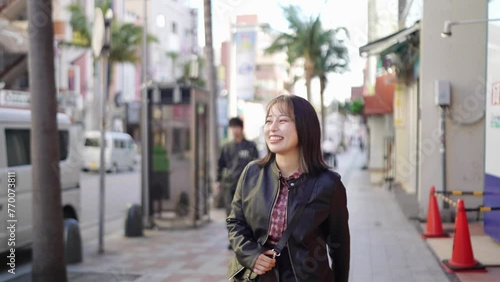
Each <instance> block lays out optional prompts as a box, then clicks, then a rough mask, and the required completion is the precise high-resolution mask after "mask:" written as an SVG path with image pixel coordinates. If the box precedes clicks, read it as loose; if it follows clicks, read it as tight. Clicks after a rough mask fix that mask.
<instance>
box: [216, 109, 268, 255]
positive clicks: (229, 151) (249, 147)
mask: <svg viewBox="0 0 500 282" xmlns="http://www.w3.org/2000/svg"><path fill="white" fill-rule="evenodd" d="M229 130H230V132H231V134H232V136H233V140H232V141H230V142H227V143H226V144H224V146H223V147H222V150H221V154H220V157H219V162H218V169H217V182H216V183H215V186H216V190H218V191H219V192H221V193H223V196H224V207H225V209H226V215H229V213H230V211H231V202H232V201H233V196H234V192H235V191H236V184H238V179H239V178H240V175H241V173H242V172H243V169H244V168H245V166H246V165H247V164H248V163H249V162H250V161H252V160H255V159H256V158H258V157H259V152H258V150H257V146H256V145H255V143H254V142H252V141H249V140H246V139H245V136H244V134H243V120H241V119H240V118H239V117H234V118H231V119H230V120H229ZM228 248H229V249H230V248H231V246H229V247H228Z"/></svg>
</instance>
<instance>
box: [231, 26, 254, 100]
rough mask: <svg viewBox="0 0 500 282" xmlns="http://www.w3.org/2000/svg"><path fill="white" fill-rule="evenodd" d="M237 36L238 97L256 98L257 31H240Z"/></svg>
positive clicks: (236, 70) (236, 69) (236, 71)
mask: <svg viewBox="0 0 500 282" xmlns="http://www.w3.org/2000/svg"><path fill="white" fill-rule="evenodd" d="M235 37H236V58H235V60H236V68H235V73H236V87H235V88H236V94H237V95H238V99H242V100H246V101H249V100H253V99H254V90H255V89H254V88H255V87H254V77H255V60H256V59H255V57H256V54H255V53H256V37H257V34H256V31H254V30H244V31H238V32H236V34H235Z"/></svg>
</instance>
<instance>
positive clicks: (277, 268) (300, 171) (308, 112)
mask: <svg viewBox="0 0 500 282" xmlns="http://www.w3.org/2000/svg"><path fill="white" fill-rule="evenodd" d="M264 137H265V141H266V145H267V149H268V153H267V155H266V156H265V157H264V158H262V159H260V160H256V161H253V162H251V163H250V164H249V165H248V166H247V167H246V168H245V170H244V171H243V173H242V175H241V177H240V180H239V182H238V186H237V188H236V193H235V195H234V198H233V202H232V209H231V214H230V215H229V216H228V218H227V220H226V223H227V228H228V230H229V241H230V243H231V245H232V248H233V250H234V252H235V256H234V257H233V259H232V260H230V262H229V266H228V273H227V276H228V278H229V279H230V280H232V281H245V280H242V279H246V278H248V279H250V281H260V282H264V281H273V282H281V281H286V282H288V281H295V282H305V281H307V282H314V281H317V282H326V281H329V282H331V281H335V282H345V281H348V277H349V260H350V235H349V225H348V217H349V215H348V210H347V198H346V190H345V187H344V185H343V184H342V181H341V179H340V175H339V174H337V173H335V172H333V171H330V170H329V169H328V166H327V165H326V164H325V162H324V160H323V157H322V155H321V154H322V152H321V128H320V124H319V120H318V118H317V115H316V112H315V111H314V108H313V107H312V106H311V104H310V103H309V102H308V101H307V100H305V99H303V98H300V97H298V96H293V95H292V96H288V95H282V96H279V97H276V98H274V99H273V100H271V101H270V102H269V104H268V106H267V114H266V120H265V126H264ZM252 279H253V280H252ZM247 281H248V280H247Z"/></svg>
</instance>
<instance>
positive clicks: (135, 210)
mask: <svg viewBox="0 0 500 282" xmlns="http://www.w3.org/2000/svg"><path fill="white" fill-rule="evenodd" d="M142 236H144V234H143V224H142V207H141V206H139V205H137V204H134V205H129V207H128V210H127V219H126V220H125V237H142Z"/></svg>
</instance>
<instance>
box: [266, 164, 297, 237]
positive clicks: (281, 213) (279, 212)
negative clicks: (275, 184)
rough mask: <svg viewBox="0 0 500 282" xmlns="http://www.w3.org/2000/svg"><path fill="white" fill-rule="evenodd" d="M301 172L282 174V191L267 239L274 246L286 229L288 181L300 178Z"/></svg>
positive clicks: (279, 194) (274, 210) (275, 206)
mask: <svg viewBox="0 0 500 282" xmlns="http://www.w3.org/2000/svg"><path fill="white" fill-rule="evenodd" d="M301 174H302V173H301V172H299V171H297V172H295V173H294V174H292V175H291V176H290V177H288V178H284V177H283V176H281V174H280V191H279V193H278V199H277V200H276V204H275V205H274V209H273V212H272V216H271V222H270V225H269V237H268V239H267V243H268V244H270V245H272V246H275V245H276V244H278V241H279V240H280V238H281V236H283V233H285V230H286V221H287V212H286V209H287V202H288V181H289V180H292V179H297V178H299V177H300V175H301Z"/></svg>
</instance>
